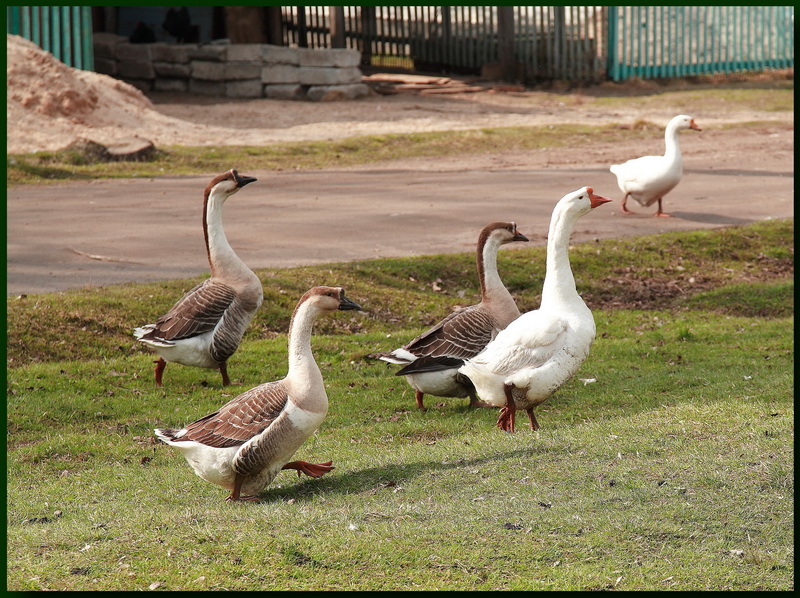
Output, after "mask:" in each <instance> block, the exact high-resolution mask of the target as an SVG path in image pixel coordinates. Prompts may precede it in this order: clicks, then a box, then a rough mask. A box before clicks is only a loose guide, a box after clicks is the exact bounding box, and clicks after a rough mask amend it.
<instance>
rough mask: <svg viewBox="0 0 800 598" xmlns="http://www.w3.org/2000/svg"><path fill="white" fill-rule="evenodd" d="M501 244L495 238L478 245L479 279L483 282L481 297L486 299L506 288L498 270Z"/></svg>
mask: <svg viewBox="0 0 800 598" xmlns="http://www.w3.org/2000/svg"><path fill="white" fill-rule="evenodd" d="M499 249H500V245H499V244H498V243H497V242H496V241H494V240H493V239H491V238H490V239H487V240H486V242H485V243H483V245H482V246H480V247H478V259H477V264H478V280H479V281H480V284H481V299H483V300H485V299H487V298H489V297H490V296H491V295H493V294H495V293H497V292H498V291H499V290H505V286H503V281H502V280H500V274H499V273H498V272H497V252H498V250H499Z"/></svg>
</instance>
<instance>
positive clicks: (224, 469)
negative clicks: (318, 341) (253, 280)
mask: <svg viewBox="0 0 800 598" xmlns="http://www.w3.org/2000/svg"><path fill="white" fill-rule="evenodd" d="M352 309H355V310H360V309H361V307H360V306H359V305H358V304H356V303H355V302H353V301H351V300H350V299H348V298H347V297H345V296H344V290H343V289H341V288H339V287H314V288H313V289H311V290H309V291H307V292H306V293H305V294H304V295H303V297H302V298H301V299H300V301H299V302H298V304H297V307H296V308H295V310H294V313H293V314H292V321H291V324H290V325H289V371H288V373H287V375H286V377H285V378H283V379H282V380H277V381H275V382H267V383H265V384H261V385H260V386H256V387H255V388H251V389H250V390H248V391H246V392H244V393H242V394H240V395H239V396H238V397H236V398H235V399H232V400H231V401H229V402H228V403H226V404H225V405H224V406H222V407H221V408H220V409H219V410H218V411H215V412H214V413H211V414H209V415H206V416H205V417H202V418H200V419H198V420H197V421H195V422H194V423H191V424H189V425H188V426H186V427H185V428H182V429H180V430H171V429H156V430H155V434H156V436H157V437H158V438H159V439H160V440H162V441H163V442H165V443H167V444H168V445H170V446H172V447H174V448H176V449H178V450H179V451H180V452H182V453H183V456H184V457H185V458H186V460H187V461H188V462H189V465H191V466H192V468H193V469H194V472H195V473H196V474H197V475H198V476H200V477H201V478H203V479H204V480H206V481H207V482H211V483H212V484H217V485H219V486H222V487H223V488H227V489H228V490H230V491H231V494H230V496H228V498H227V499H226V500H230V501H235V500H258V498H257V497H256V496H255V495H257V494H258V493H259V492H261V491H262V490H263V489H264V488H266V486H267V485H268V484H269V483H270V482H272V480H273V479H275V476H277V475H278V472H280V471H281V470H282V469H296V470H297V475H298V476H299V475H300V473H301V472H302V473H304V474H306V475H308V476H311V477H312V478H318V477H320V476H322V475H324V474H326V473H328V472H329V471H330V470H331V469H333V466H332V465H331V463H332V462H331V461H328V462H327V463H320V464H314V463H308V462H306V461H292V462H289V459H291V457H292V455H294V453H295V452H296V451H297V449H298V448H300V446H301V445H302V444H303V442H305V441H306V439H307V438H308V437H309V436H311V434H313V433H314V431H315V430H316V429H317V428H318V427H319V426H320V424H321V423H322V421H323V420H324V419H325V415H326V414H327V412H328V396H327V394H326V393H325V383H324V381H323V379H322V373H321V372H320V370H319V367H318V366H317V363H316V361H315V360H314V355H313V353H312V352H311V330H312V327H313V324H314V321H315V320H316V319H317V316H319V315H320V314H323V313H328V312H334V311H336V310H352Z"/></svg>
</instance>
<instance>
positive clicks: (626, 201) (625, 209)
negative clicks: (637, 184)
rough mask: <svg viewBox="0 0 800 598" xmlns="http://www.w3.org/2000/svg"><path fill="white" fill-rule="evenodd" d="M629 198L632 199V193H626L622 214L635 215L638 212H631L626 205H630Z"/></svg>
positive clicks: (623, 199)
mask: <svg viewBox="0 0 800 598" xmlns="http://www.w3.org/2000/svg"><path fill="white" fill-rule="evenodd" d="M628 197H630V193H626V194H625V197H623V198H622V213H623V214H635V213H636V212H631V211H630V210H629V209H628V208H627V206H626V205H625V204H627V203H628Z"/></svg>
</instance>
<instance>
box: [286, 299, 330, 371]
mask: <svg viewBox="0 0 800 598" xmlns="http://www.w3.org/2000/svg"><path fill="white" fill-rule="evenodd" d="M317 315H318V309H317V308H316V307H314V306H313V305H311V304H310V303H308V302H302V303H300V304H299V305H298V306H297V307H296V308H295V311H294V313H293V314H292V321H291V323H290V324H289V373H290V375H291V374H298V375H302V376H306V377H307V376H308V375H309V374H315V377H319V378H320V379H321V377H322V374H321V373H320V371H319V367H318V366H317V363H316V361H315V360H314V354H313V353H312V351H311V332H312V329H313V327H314V321H315V320H316V319H317Z"/></svg>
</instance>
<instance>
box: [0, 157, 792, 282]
mask: <svg viewBox="0 0 800 598" xmlns="http://www.w3.org/2000/svg"><path fill="white" fill-rule="evenodd" d="M695 162H696V163H695V164H694V165H693V168H687V169H685V171H684V178H683V180H682V181H681V183H680V184H679V186H678V187H677V188H676V189H675V190H673V192H672V193H671V194H670V195H668V197H667V199H666V200H665V203H664V207H665V210H666V211H668V212H670V213H671V214H672V215H673V217H672V218H655V217H653V214H654V212H655V207H654V206H651V207H649V208H641V207H639V206H638V205H637V204H636V203H635V202H630V203H629V207H632V208H633V209H634V210H637V211H639V212H640V213H639V214H636V215H633V216H623V215H622V214H621V213H620V210H619V199H620V193H619V190H618V189H617V188H616V184H615V181H614V177H613V175H611V174H610V173H609V172H608V170H607V169H606V168H591V169H580V168H567V167H563V168H553V167H548V168H535V169H529V168H521V167H519V166H517V167H512V168H505V167H497V166H492V164H491V163H488V164H484V165H483V166H482V167H477V168H475V167H470V168H459V167H458V166H455V167H454V166H453V165H452V164H450V166H449V167H447V168H443V169H442V170H436V169H427V170H421V169H419V168H415V167H412V166H403V165H402V164H400V165H398V166H397V167H395V168H380V167H377V168H376V167H372V168H366V167H365V168H361V169H359V168H354V169H342V170H327V171H310V172H309V171H307V172H301V171H296V172H247V173H246V174H248V175H253V176H256V177H258V179H259V180H258V182H256V183H254V184H252V185H250V186H248V187H246V188H245V189H243V190H242V191H241V192H239V193H238V194H236V195H235V196H234V197H232V198H231V199H230V201H228V202H227V204H226V206H225V211H224V214H223V219H224V223H225V231H226V234H227V236H228V240H229V241H230V243H231V245H232V246H233V248H234V249H235V250H236V252H237V253H238V254H239V256H240V257H241V258H242V259H243V260H244V261H245V262H246V263H247V264H248V265H250V266H251V267H252V268H253V269H260V268H266V269H269V268H279V267H286V266H295V265H308V264H321V263H329V262H343V261H352V260H360V259H366V258H377V257H389V256H414V255H424V254H432V253H449V252H462V251H470V250H472V248H473V247H474V246H475V242H476V240H477V235H478V232H479V231H480V229H481V228H482V227H483V226H484V225H485V224H487V223H489V222H492V221H495V220H513V221H515V222H517V225H518V226H519V228H520V230H521V231H523V232H524V233H525V234H526V235H528V237H529V238H530V239H531V243H533V244H542V245H543V244H545V242H546V234H547V229H548V223H549V219H550V213H551V211H552V208H553V206H554V205H555V203H556V201H557V200H558V199H559V198H560V197H561V196H563V195H564V194H565V193H567V192H569V191H572V190H574V189H577V188H579V187H582V186H584V185H588V186H591V187H593V188H594V190H595V192H596V193H599V194H601V195H605V196H607V197H610V198H613V199H614V202H613V203H610V204H606V205H604V206H602V207H600V208H598V209H597V210H595V211H594V212H593V213H591V214H589V215H587V216H585V217H584V218H582V219H581V220H580V221H579V222H578V225H577V227H576V230H575V232H574V234H573V237H572V239H573V242H582V241H587V240H593V239H605V238H618V237H626V236H632V235H644V234H650V233H660V232H665V231H681V230H695V229H701V228H716V227H722V226H729V225H736V224H746V223H751V222H754V221H757V220H763V219H768V218H786V217H793V215H794V206H793V188H794V175H793V170H792V169H793V166H792V164H791V162H790V161H789V162H787V163H784V164H782V163H778V164H775V165H774V167H771V168H769V169H765V168H763V167H761V168H759V169H758V170H747V169H746V165H744V166H745V167H744V168H741V169H720V168H719V164H714V165H710V164H703V163H702V162H700V163H697V160H695ZM208 180H210V179H209V177H207V176H204V177H195V176H191V177H164V178H158V179H129V180H122V181H118V180H102V181H95V182H91V183H68V184H59V185H51V186H35V187H30V186H25V187H16V188H12V189H9V190H8V202H7V206H8V208H7V233H8V235H7V243H8V244H7V249H8V254H7V294H8V295H20V294H31V293H43V292H50V291H60V290H65V289H70V288H87V287H97V286H106V285H112V284H119V283H126V282H132V281H156V280H165V279H175V278H183V277H189V276H198V275H202V274H204V273H206V272H208V262H207V261H206V254H205V248H204V246H203V234H202V230H201V207H202V190H203V188H204V187H205V185H206V184H207V183H208ZM515 245H521V244H515ZM506 250H513V245H512V246H508V247H507V248H504V251H506Z"/></svg>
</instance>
